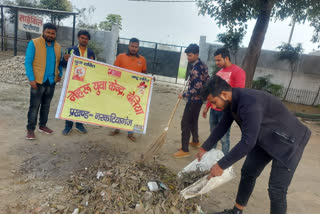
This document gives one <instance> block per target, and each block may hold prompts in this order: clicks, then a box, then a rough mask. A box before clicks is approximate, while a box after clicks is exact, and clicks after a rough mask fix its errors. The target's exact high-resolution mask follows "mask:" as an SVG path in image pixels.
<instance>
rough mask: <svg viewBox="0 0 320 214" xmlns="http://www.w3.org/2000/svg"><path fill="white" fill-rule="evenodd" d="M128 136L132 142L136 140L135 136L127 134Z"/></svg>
mask: <svg viewBox="0 0 320 214" xmlns="http://www.w3.org/2000/svg"><path fill="white" fill-rule="evenodd" d="M128 138H129V139H130V140H131V141H133V142H135V141H136V137H135V136H133V134H128Z"/></svg>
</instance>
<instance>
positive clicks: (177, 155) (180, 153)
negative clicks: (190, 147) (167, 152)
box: [173, 149, 190, 158]
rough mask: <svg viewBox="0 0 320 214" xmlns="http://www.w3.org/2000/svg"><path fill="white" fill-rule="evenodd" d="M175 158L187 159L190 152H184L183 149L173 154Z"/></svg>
mask: <svg viewBox="0 0 320 214" xmlns="http://www.w3.org/2000/svg"><path fill="white" fill-rule="evenodd" d="M173 156H174V157H175V158H186V157H189V156H190V153H189V152H184V151H183V150H182V149H181V150H179V151H177V152H176V153H174V154H173Z"/></svg>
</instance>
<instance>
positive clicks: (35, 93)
mask: <svg viewBox="0 0 320 214" xmlns="http://www.w3.org/2000/svg"><path fill="white" fill-rule="evenodd" d="M37 86H38V89H33V88H31V89H30V105H29V111H28V125H27V130H35V128H36V125H37V119H38V113H39V109H40V119H39V126H46V124H47V122H48V115H49V110H50V103H51V100H52V97H53V94H54V90H55V84H52V85H50V84H49V83H47V82H46V83H45V84H37Z"/></svg>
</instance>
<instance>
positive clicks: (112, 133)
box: [109, 129, 120, 136]
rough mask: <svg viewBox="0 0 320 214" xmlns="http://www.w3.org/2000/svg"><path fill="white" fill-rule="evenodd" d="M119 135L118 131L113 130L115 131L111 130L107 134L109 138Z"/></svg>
mask: <svg viewBox="0 0 320 214" xmlns="http://www.w3.org/2000/svg"><path fill="white" fill-rule="evenodd" d="M119 133H120V130H119V129H115V130H113V131H111V132H110V133H109V136H115V135H117V134H119Z"/></svg>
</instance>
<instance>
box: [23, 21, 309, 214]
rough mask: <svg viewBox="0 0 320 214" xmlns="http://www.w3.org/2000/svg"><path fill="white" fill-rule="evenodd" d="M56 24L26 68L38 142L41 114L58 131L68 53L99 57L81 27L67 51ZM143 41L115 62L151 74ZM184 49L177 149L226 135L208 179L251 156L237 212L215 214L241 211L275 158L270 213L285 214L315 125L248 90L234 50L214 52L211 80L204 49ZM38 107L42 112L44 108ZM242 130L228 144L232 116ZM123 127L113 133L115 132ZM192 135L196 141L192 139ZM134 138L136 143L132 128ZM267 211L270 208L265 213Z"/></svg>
mask: <svg viewBox="0 0 320 214" xmlns="http://www.w3.org/2000/svg"><path fill="white" fill-rule="evenodd" d="M56 33H57V28H56V27H55V26H54V25H53V24H51V23H46V24H45V25H44V27H43V35H42V36H40V37H39V38H36V39H33V40H32V41H30V42H29V44H28V48H27V52H26V59H25V67H26V75H27V77H28V79H29V81H30V86H31V88H30V106H29V112H28V124H27V137H26V138H27V139H35V134H34V130H35V128H36V125H37V117H38V114H40V119H39V131H41V132H44V133H46V134H52V133H53V130H51V129H50V128H48V127H47V121H48V114H49V109H50V103H51V99H52V97H53V94H54V90H55V84H56V83H57V82H59V81H61V77H62V68H63V67H65V66H66V65H67V61H68V59H69V57H70V55H72V54H74V55H77V56H82V57H86V58H89V59H92V60H95V58H96V57H95V54H94V52H93V51H92V50H90V49H89V48H88V47H87V45H88V42H89V40H90V34H89V32H87V31H85V30H80V31H79V32H78V45H77V46H74V47H70V48H68V50H67V51H66V53H65V54H63V53H62V51H61V47H60V45H59V44H58V42H56V41H55V39H56ZM138 50H139V40H138V39H135V38H133V39H131V40H130V43H129V46H128V52H127V53H122V54H120V55H118V57H117V58H116V60H115V62H114V65H115V66H118V67H122V68H126V69H129V70H133V71H136V72H142V73H146V71H147V66H146V60H145V58H144V57H143V56H141V55H139V53H138ZM185 53H186V54H187V58H188V62H189V63H190V65H191V69H190V71H189V72H188V74H187V75H188V90H187V91H186V92H185V93H183V94H180V95H179V98H180V99H181V98H185V99H186V100H187V103H186V105H185V108H184V113H183V117H182V120H181V131H182V132H181V148H179V150H178V151H177V152H176V153H174V154H173V155H174V157H175V158H184V157H188V156H190V153H189V145H191V146H192V147H196V148H199V151H198V153H197V155H196V156H197V158H198V160H199V161H200V160H201V158H202V156H203V155H204V154H205V153H206V152H207V151H209V150H211V149H212V148H216V145H217V142H218V141H219V140H220V141H221V144H222V151H223V153H224V155H225V156H224V157H223V158H222V159H221V160H219V161H218V162H217V163H216V164H215V165H213V166H212V168H211V170H210V175H209V176H208V179H211V178H212V177H215V176H220V175H222V173H223V171H224V170H225V169H227V168H228V167H230V166H232V165H233V164H234V163H235V162H237V161H238V160H240V159H241V158H243V157H244V156H247V157H246V160H245V162H244V164H243V167H242V169H241V179H240V184H239V188H238V194H237V197H236V203H235V206H234V207H233V209H227V210H224V211H222V212H218V213H216V214H242V212H243V210H244V207H245V206H246V205H247V203H248V200H249V198H250V196H251V193H252V192H253V189H254V186H255V182H256V179H257V178H258V177H259V175H260V173H261V172H262V171H263V169H264V167H265V166H266V165H267V164H268V163H269V162H271V161H272V168H271V173H270V180H269V188H268V191H269V198H270V201H271V206H270V213H271V214H285V213H286V211H287V201H286V195H287V190H288V187H289V185H290V182H291V180H292V178H293V175H294V173H295V170H296V168H297V166H298V164H299V161H300V159H301V157H302V154H303V151H304V148H305V146H306V144H307V142H308V140H309V138H310V135H311V132H310V130H309V129H308V128H307V127H306V126H305V125H303V124H302V123H301V122H300V121H299V120H298V119H297V118H296V117H295V116H294V115H292V114H291V113H290V112H289V111H288V110H287V109H286V108H285V106H284V105H283V104H282V103H281V101H280V100H278V99H277V98H275V97H273V96H272V95H270V94H268V93H265V92H262V91H256V90H252V89H246V88H244V87H245V78H246V75H245V72H244V71H243V70H242V69H241V68H240V67H238V66H237V65H234V64H232V63H231V58H230V54H229V51H228V50H227V49H225V48H220V49H218V50H217V51H216V52H215V54H214V59H215V63H216V65H217V67H219V68H220V70H219V71H218V72H217V73H216V74H215V75H212V77H211V78H209V74H208V68H207V66H206V65H205V64H204V62H203V61H201V60H200V58H199V46H198V45H196V44H190V45H189V46H188V47H187V48H186V50H185ZM203 102H207V104H206V106H205V108H204V110H203V112H202V115H203V117H204V118H206V117H207V114H208V111H209V109H210V119H209V124H210V132H211V133H210V136H209V137H208V138H207V140H206V141H204V143H203V144H202V145H201V143H200V140H199V135H198V118H199V114H200V111H201V107H202V104H203ZM39 111H40V112H39ZM234 120H235V121H236V123H237V124H238V125H239V127H240V129H241V133H242V136H241V140H240V141H239V142H238V143H237V144H236V145H235V146H234V147H233V148H232V150H231V151H230V152H229V147H230V127H231V124H232V122H233V121H234ZM72 126H73V122H72V121H66V122H65V129H64V130H63V132H62V133H63V135H68V134H69V132H70V131H71V129H72ZM76 129H77V130H79V131H80V132H81V133H86V132H87V130H86V129H85V128H84V126H83V124H81V123H76ZM118 133H119V130H117V129H116V130H113V131H112V132H111V133H110V135H111V136H114V135H116V134H118ZM191 136H192V141H191V142H189V140H190V137H191ZM128 138H129V139H130V140H132V141H135V140H136V139H135V137H134V135H133V133H132V132H128ZM262 213H266V211H264V212H262Z"/></svg>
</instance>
